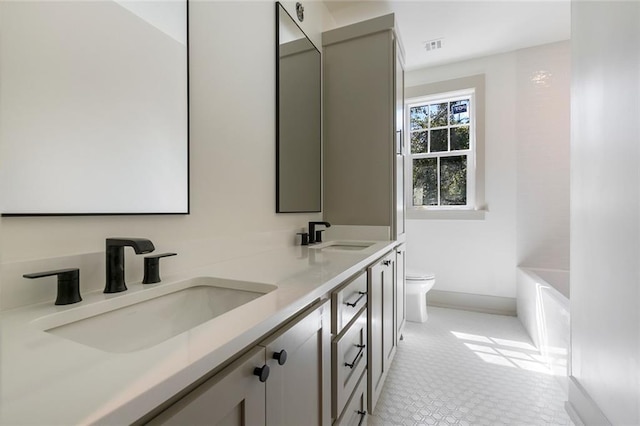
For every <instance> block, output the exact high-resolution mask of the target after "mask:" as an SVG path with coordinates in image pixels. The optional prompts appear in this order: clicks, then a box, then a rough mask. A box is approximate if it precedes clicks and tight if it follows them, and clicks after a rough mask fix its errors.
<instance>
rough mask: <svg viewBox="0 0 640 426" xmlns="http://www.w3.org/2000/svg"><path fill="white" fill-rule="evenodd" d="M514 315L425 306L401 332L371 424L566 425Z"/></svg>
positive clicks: (555, 388) (555, 387)
mask: <svg viewBox="0 0 640 426" xmlns="http://www.w3.org/2000/svg"><path fill="white" fill-rule="evenodd" d="M566 399H567V398H566V396H565V394H564V391H563V390H562V389H561V387H560V385H559V383H557V381H556V379H555V378H554V377H553V376H552V375H551V372H550V371H549V370H548V369H547V367H546V366H545V364H543V363H542V360H541V357H540V355H539V353H538V351H537V350H536V349H535V347H534V346H533V345H532V343H531V340H530V339H529V336H528V335H527V332H526V331H525V329H524V328H523V327H522V325H521V324H520V322H519V321H518V319H517V318H515V317H507V316H501V315H489V314H481V313H475V312H467V311H458V310H453V309H443V308H435V307H431V306H430V307H429V320H428V321H427V322H426V323H424V324H417V323H410V322H407V325H406V327H405V330H404V340H403V341H401V342H400V345H399V347H398V351H397V352H396V357H395V361H394V363H393V365H392V367H391V370H390V372H389V375H388V377H387V380H386V382H385V385H384V388H383V390H382V394H381V396H380V399H379V400H378V405H377V406H376V410H375V413H374V414H373V415H372V416H370V417H369V425H370V426H383V425H384V426H387V425H447V426H449V425H467V426H472V425H572V424H573V423H572V422H571V421H570V419H569V416H568V415H567V414H566V412H565V411H564V402H565V401H566Z"/></svg>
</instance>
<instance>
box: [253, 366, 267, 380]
mask: <svg viewBox="0 0 640 426" xmlns="http://www.w3.org/2000/svg"><path fill="white" fill-rule="evenodd" d="M253 375H254V376H258V377H259V378H260V381H261V382H262V383H264V382H266V381H267V379H268V378H269V366H268V365H263V366H262V367H256V368H254V369H253Z"/></svg>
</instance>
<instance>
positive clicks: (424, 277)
mask: <svg viewBox="0 0 640 426" xmlns="http://www.w3.org/2000/svg"><path fill="white" fill-rule="evenodd" d="M405 278H406V281H405V282H406V285H407V321H411V322H425V321H426V320H427V292H428V291H429V290H431V288H432V287H433V285H434V284H435V283H436V275H435V274H433V273H431V272H422V271H416V270H411V269H408V270H407V275H406V277H405Z"/></svg>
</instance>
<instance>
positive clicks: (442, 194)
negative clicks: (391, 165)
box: [406, 89, 475, 210]
mask: <svg viewBox="0 0 640 426" xmlns="http://www.w3.org/2000/svg"><path fill="white" fill-rule="evenodd" d="M474 108H475V91H474V89H467V90H461V91H456V92H448V93H441V94H436V95H432V96H427V97H422V98H415V99H412V100H410V101H409V103H408V104H407V109H406V110H407V113H408V117H407V121H408V129H409V141H410V143H409V147H410V153H409V159H410V163H411V164H410V166H409V167H408V168H409V169H410V170H411V175H410V176H411V179H410V180H409V181H410V182H411V188H410V190H411V194H410V200H409V206H410V207H413V208H418V209H427V210H444V209H474V208H475V114H474Z"/></svg>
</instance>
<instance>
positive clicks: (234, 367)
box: [149, 300, 331, 426]
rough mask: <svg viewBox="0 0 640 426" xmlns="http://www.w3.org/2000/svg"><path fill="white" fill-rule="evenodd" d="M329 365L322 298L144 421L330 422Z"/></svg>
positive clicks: (326, 308) (280, 425)
mask: <svg viewBox="0 0 640 426" xmlns="http://www.w3.org/2000/svg"><path fill="white" fill-rule="evenodd" d="M282 351H284V352H282ZM285 353H286V355H284V354H285ZM276 354H277V355H276ZM274 355H276V356H275V357H274ZM283 357H284V362H283ZM264 366H266V368H268V370H269V374H268V377H267V378H266V380H265V381H264V382H262V381H261V379H260V377H258V376H257V375H256V368H263V367H264ZM330 371H331V309H330V303H329V301H328V300H326V301H322V302H318V303H316V304H314V305H313V306H312V307H310V308H309V309H307V310H306V311H305V312H303V313H301V314H300V315H298V316H296V317H295V318H294V319H292V320H291V321H290V322H288V323H286V324H285V325H284V326H283V327H281V328H279V329H278V330H277V331H276V332H275V333H274V334H272V335H271V336H269V337H267V338H266V339H265V340H264V341H262V342H261V343H260V344H259V345H257V346H255V347H254V348H252V349H251V350H249V351H248V352H247V353H246V354H244V355H242V356H241V357H240V358H238V359H237V360H235V361H234V362H232V363H231V364H230V365H229V366H228V367H226V368H224V369H223V370H222V371H220V372H219V373H217V374H215V375H214V376H213V377H212V378H210V379H209V380H207V381H206V382H204V383H203V384H201V385H200V386H198V387H196V388H195V389H194V390H192V391H191V392H189V393H188V394H187V395H186V396H184V397H182V398H181V399H179V400H178V401H177V402H175V403H174V404H173V405H171V406H170V407H169V408H167V409H166V410H165V411H163V412H162V413H160V414H159V415H158V416H157V417H155V418H154V419H153V420H151V422H149V424H152V425H220V426H223V425H224V426H231V425H266V426H298V425H317V426H329V425H331V393H330V392H331V383H330V380H331V374H330Z"/></svg>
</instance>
